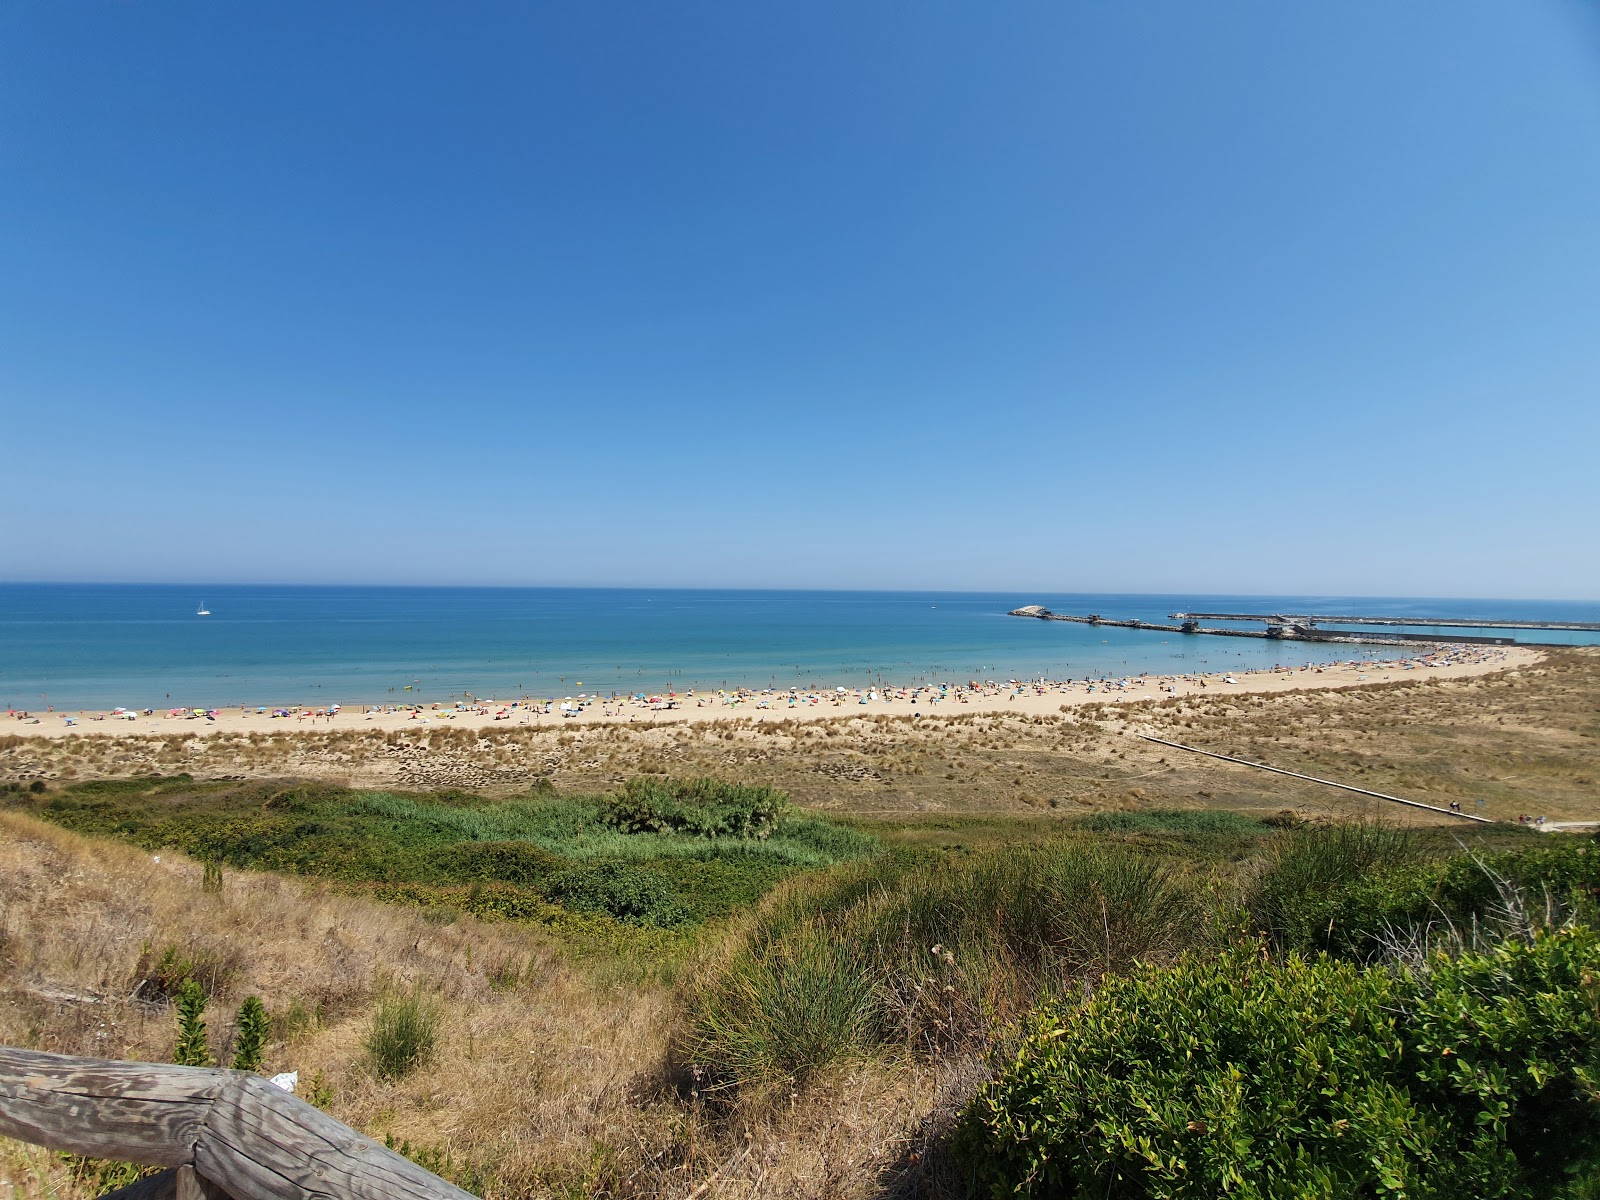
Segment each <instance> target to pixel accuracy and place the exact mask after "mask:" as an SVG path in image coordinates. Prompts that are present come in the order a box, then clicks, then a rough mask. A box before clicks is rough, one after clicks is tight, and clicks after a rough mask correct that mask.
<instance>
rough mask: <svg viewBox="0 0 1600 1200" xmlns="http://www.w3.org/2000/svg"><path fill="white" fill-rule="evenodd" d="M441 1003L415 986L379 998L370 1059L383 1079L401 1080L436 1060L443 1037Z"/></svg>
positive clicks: (370, 1039)
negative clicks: (440, 1039)
mask: <svg viewBox="0 0 1600 1200" xmlns="http://www.w3.org/2000/svg"><path fill="white" fill-rule="evenodd" d="M441 1015H442V1010H441V1008H440V1006H439V1003H438V1002H437V1001H436V1000H434V999H432V998H431V997H429V996H426V995H424V994H423V993H422V991H421V990H420V989H416V988H413V989H412V990H411V991H409V992H394V991H391V992H386V993H384V994H383V995H381V996H379V998H378V1008H377V1011H376V1012H375V1013H373V1016H372V1029H371V1030H370V1031H369V1032H368V1034H367V1040H366V1046H365V1049H366V1052H367V1062H368V1064H369V1065H370V1066H371V1068H372V1071H373V1073H374V1074H375V1075H377V1076H378V1077H379V1078H380V1079H401V1078H403V1077H404V1076H406V1075H409V1074H410V1073H411V1072H412V1071H414V1070H416V1069H417V1068H418V1067H423V1066H426V1065H427V1064H428V1063H429V1062H431V1061H432V1060H433V1055H434V1051H435V1049H436V1047H437V1044H438V1040H439V1021H440V1017H441Z"/></svg>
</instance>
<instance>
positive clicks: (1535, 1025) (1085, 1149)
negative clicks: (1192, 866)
mask: <svg viewBox="0 0 1600 1200" xmlns="http://www.w3.org/2000/svg"><path fill="white" fill-rule="evenodd" d="M1597 970H1600V939H1597V938H1596V935H1595V934H1594V932H1593V931H1591V930H1589V929H1587V928H1578V929H1571V930H1566V931H1562V932H1559V933H1551V934H1542V935H1540V936H1538V937H1537V938H1536V939H1535V940H1534V941H1533V942H1532V943H1531V944H1515V943H1508V944H1507V945H1504V946H1502V947H1500V948H1498V949H1496V950H1495V951H1493V952H1492V953H1489V954H1472V953H1468V954H1464V955H1462V956H1461V957H1460V958H1459V959H1458V960H1454V961H1451V960H1438V961H1436V962H1435V963H1434V964H1433V965H1432V966H1431V968H1430V970H1429V971H1428V972H1426V973H1424V974H1423V975H1421V976H1414V975H1412V974H1410V973H1407V972H1404V971H1395V970H1391V969H1387V968H1380V967H1360V966H1357V965H1355V964H1351V963H1345V962H1340V961H1338V960H1336V959H1331V958H1327V957H1322V956H1319V957H1316V958H1312V959H1307V958H1302V957H1300V956H1299V955H1291V956H1290V957H1289V958H1288V959H1287V960H1285V961H1274V960H1272V959H1270V958H1269V957H1267V955H1266V952H1265V948H1264V947H1261V946H1256V945H1251V944H1243V945H1239V946H1235V947H1233V948H1231V949H1229V950H1227V951H1226V952H1224V953H1222V954H1219V955H1215V956H1200V955H1191V956H1187V957H1185V958H1184V959H1182V960H1181V961H1180V962H1179V963H1177V964H1176V965H1174V966H1172V967H1167V968H1157V967H1139V968H1136V969H1135V970H1134V971H1133V973H1132V974H1130V975H1128V976H1123V977H1116V978H1110V979H1107V980H1106V981H1105V982H1104V983H1103V984H1102V986H1101V988H1100V990H1099V991H1098V992H1097V993H1096V994H1095V995H1094V996H1093V998H1092V999H1090V1000H1088V1001H1087V1002H1084V1003H1080V1004H1070V1005H1064V1004H1056V1005H1050V1006H1047V1007H1046V1008H1045V1009H1044V1010H1042V1012H1041V1013H1040V1014H1039V1015H1038V1016H1037V1017H1036V1018H1035V1019H1034V1020H1033V1021H1032V1023H1031V1024H1030V1025H1029V1027H1028V1029H1027V1031H1026V1036H1025V1038H1024V1041H1023V1044H1022V1047H1021V1049H1020V1051H1019V1052H1018V1053H1017V1054H1016V1056H1015V1059H1014V1060H1013V1061H1011V1062H1010V1063H1008V1064H1007V1065H1006V1067H1005V1068H1004V1070H1003V1071H1002V1074H1001V1076H1000V1078H999V1079H998V1080H997V1081H996V1082H995V1083H994V1084H993V1085H991V1086H990V1087H989V1088H988V1089H986V1090H985V1091H984V1092H983V1093H982V1094H980V1096H979V1097H978V1099H977V1100H976V1101H974V1103H973V1104H972V1106H971V1107H970V1108H969V1110H968V1112H967V1114H966V1116H965V1118H964V1121H963V1125H962V1128H961V1130H960V1133H959V1135H958V1146H959V1148H960V1150H961V1152H962V1155H963V1157H964V1158H965V1160H966V1162H967V1164H968V1167H969V1169H970V1171H971V1173H972V1178H973V1181H974V1183H975V1184H976V1185H977V1186H979V1187H980V1188H982V1189H983V1190H985V1191H987V1192H988V1193H989V1194H992V1195H996V1196H998V1195H1013V1194H1015V1195H1036V1196H1084V1197H1089V1196H1095V1197H1099V1196H1104V1195H1116V1196H1124V1197H1151V1198H1158V1197H1159V1198H1164V1200H1165V1198H1170V1200H1177V1198H1180V1197H1212V1196H1218V1195H1223V1194H1228V1195H1238V1196H1253V1197H1291V1196H1294V1197H1298V1196H1325V1197H1334V1196H1360V1195H1367V1196H1370V1195H1394V1196H1400V1195H1405V1196H1409V1197H1418V1198H1421V1197H1458V1196H1475V1197H1478V1196H1513V1195H1515V1196H1522V1195H1546V1196H1553V1195H1559V1194H1570V1195H1578V1194H1580V1191H1579V1189H1580V1188H1582V1187H1584V1186H1587V1185H1585V1184H1579V1183H1576V1182H1572V1183H1571V1184H1570V1186H1571V1188H1572V1189H1573V1190H1571V1191H1569V1192H1566V1193H1562V1192H1561V1191H1560V1189H1561V1188H1562V1187H1564V1186H1568V1183H1569V1181H1572V1180H1574V1179H1575V1178H1577V1177H1581V1176H1582V1175H1583V1174H1584V1173H1585V1172H1587V1171H1592V1169H1593V1165H1594V1163H1595V1161H1596V1151H1597V1149H1600V1088H1597V1086H1596V1085H1597V1083H1600V992H1597V983H1596V978H1595V976H1596V972H1597ZM1583 1194H1587V1193H1583Z"/></svg>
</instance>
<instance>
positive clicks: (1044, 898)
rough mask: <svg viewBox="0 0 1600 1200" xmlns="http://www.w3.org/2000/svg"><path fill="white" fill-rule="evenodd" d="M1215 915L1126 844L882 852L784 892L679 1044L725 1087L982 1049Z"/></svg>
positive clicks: (700, 1002) (1172, 948) (693, 990)
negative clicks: (1030, 1011)
mask: <svg viewBox="0 0 1600 1200" xmlns="http://www.w3.org/2000/svg"><path fill="white" fill-rule="evenodd" d="M1203 928H1204V922H1203V921H1201V920H1200V907H1199V905H1198V904H1197V902H1196V899H1195V896H1194V889H1193V888H1192V886H1191V884H1190V882H1189V880H1188V879H1187V877H1186V876H1184V875H1183V874H1182V873H1181V872H1180V870H1179V869H1178V868H1176V867H1175V866H1174V865H1172V864H1170V863H1168V862H1166V861H1164V860H1160V859H1155V858H1151V857H1142V856H1139V855H1136V854H1131V853H1126V852H1123V851H1120V850H1117V849H1114V848H1092V847H1084V846H1079V845H1071V844H1065V843H1062V844H1050V845H1045V846H1041V847H1037V848H1033V849H1028V850H1021V851H1018V850H1015V849H1008V850H1005V851H997V852H994V853H991V854H987V855H983V856H980V857H978V858H976V859H975V860H972V861H970V862H963V863H958V864H954V865H951V864H944V863H937V862H935V861H926V860H916V859H908V858H904V857H882V858H878V859H875V860H872V861H870V862H868V863H863V864H854V865H852V866H850V867H846V868H841V869H839V870H837V871H835V872H834V873H832V874H831V875H830V876H829V877H827V878H825V879H824V880H822V881H819V882H809V883H808V882H805V881H801V882H797V883H794V884H791V885H789V886H788V887H787V888H785V889H782V890H780V892H779V893H778V894H777V895H775V896H774V897H772V898H771V899H770V900H769V901H768V903H767V904H766V905H765V906H764V907H763V909H762V911H761V912H760V913H759V914H758V915H757V916H756V917H755V918H753V920H752V921H751V923H750V925H749V927H748V928H747V930H746V931H745V932H744V934H743V936H742V938H740V939H738V940H737V942H736V943H735V944H734V946H733V948H732V949H730V950H726V951H724V953H723V955H722V957H721V958H720V959H718V960H716V961H713V962H709V963H706V964H703V965H702V967H701V969H700V970H699V971H698V972H696V973H692V974H691V977H690V980H689V982H688V983H687V984H686V994H685V1009H686V1012H687V1019H686V1023H685V1026H684V1028H683V1030H682V1031H681V1033H680V1036H679V1037H678V1039H677V1040H676V1043H675V1046H674V1056H675V1058H676V1061H677V1062H678V1064H679V1065H680V1066H681V1067H683V1068H685V1069H686V1070H687V1071H688V1073H689V1075H690V1077H691V1078H692V1079H694V1080H696V1081H697V1083H698V1085H699V1086H700V1087H701V1088H702V1089H705V1088H712V1089H715V1088H719V1087H729V1086H737V1085H740V1084H747V1083H757V1082H772V1081H776V1080H782V1079H797V1080H803V1079H805V1078H806V1077H807V1076H808V1075H810V1074H812V1073H814V1072H815V1071H817V1070H819V1069H821V1068H823V1067H825V1066H827V1065H828V1064H830V1063H833V1062H836V1061H839V1060H841V1059H847V1058H851V1057H856V1056H860V1055H865V1054H871V1053H875V1052H879V1051H885V1050H895V1051H899V1052H904V1053H911V1054H916V1055H921V1056H929V1057H931V1056H937V1055H940V1054H945V1053H949V1052H951V1051H959V1050H973V1051H976V1050H978V1049H980V1048H981V1047H982V1046H983V1045H984V1043H985V1041H986V1040H987V1038H988V1037H989V1036H990V1034H991V1032H992V1030H993V1028H994V1027H995V1026H996V1025H997V1024H999V1023H1001V1022H1004V1021H1005V1020H1008V1019H1010V1018H1012V1017H1014V1016H1015V1015H1016V1014H1018V1013H1020V1012H1022V1011H1024V1010H1025V1009H1026V1008H1028V1007H1029V1006H1031V1005H1032V1004H1033V1003H1034V1002H1035V1001H1036V1000H1037V999H1038V997H1039V995H1040V994H1041V992H1043V993H1045V994H1050V993H1053V992H1057V991H1060V990H1062V989H1065V988H1068V987H1069V986H1071V985H1073V984H1075V983H1076V982H1078V981H1087V980H1093V979H1096V978H1099V977H1100V976H1103V975H1105V974H1108V973H1112V972H1117V971H1122V970H1125V969H1126V968H1127V967H1128V966H1130V965H1131V964H1132V963H1133V962H1134V961H1136V960H1146V959H1149V960H1164V959H1166V958H1169V957H1171V956H1173V955H1175V954H1176V953H1178V952H1179V951H1181V950H1182V949H1184V948H1185V947H1186V946H1188V945H1190V944H1192V943H1193V942H1194V941H1195V939H1196V938H1197V937H1198V936H1200V935H1201V931H1202V930H1203Z"/></svg>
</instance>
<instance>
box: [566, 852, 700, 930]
mask: <svg viewBox="0 0 1600 1200" xmlns="http://www.w3.org/2000/svg"><path fill="white" fill-rule="evenodd" d="M545 894H546V895H547V896H549V897H550V899H552V900H554V901H556V902H557V903H559V904H562V905H564V906H566V907H567V908H570V909H574V910H575V911H577V912H591V913H603V914H604V915H606V916H608V917H611V918H613V919H615V920H618V921H627V922H631V923H634V924H641V925H659V926H661V927H663V928H669V927H671V926H673V925H681V924H683V922H684V921H685V920H687V919H688V913H687V912H686V911H685V910H684V909H683V907H682V905H680V904H678V903H677V901H676V900H675V899H674V897H673V895H672V893H671V892H670V891H669V890H668V888H667V886H666V884H665V883H663V882H662V880H661V878H660V876H658V875H656V874H655V873H653V872H651V871H647V870H645V869H643V868H641V867H636V866H632V865H629V864H627V863H616V862H602V863H593V864H586V865H584V866H581V867H573V868H571V869H569V870H566V871H562V872H560V873H558V874H556V875H553V876H552V877H551V878H550V880H549V882H548V883H546V885H545Z"/></svg>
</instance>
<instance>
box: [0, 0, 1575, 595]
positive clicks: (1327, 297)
mask: <svg viewBox="0 0 1600 1200" xmlns="http://www.w3.org/2000/svg"><path fill="white" fill-rule="evenodd" d="M1595 11H1596V10H1595V8H1594V7H1592V6H1585V5H1582V4H1578V3H1555V2H1550V3H1546V2H1542V0H1518V2H1510V0H1495V2H1493V3H1483V2H1478V0H1448V2H1442V0H1441V2H1438V3H1422V2H1415V3H1410V2H1408V3H1396V2H1394V0H1372V2H1368V3H1339V4H1285V3H1281V2H1280V0H1260V2H1257V3H1225V2H1218V0H1208V2H1207V3H1204V4H1193V3H1183V2H1179V0H1168V2H1166V3H1160V4H1140V3H1123V2H1119V3H1115V4H1109V3H1099V2H1095V3H1088V2H1076V0H1050V2H1048V3H1006V4H998V5H997V4H979V3H968V4H961V5H955V4H947V3H928V2H924V0H918V2H916V3H911V2H902V3H889V2H885V3H876V2H869V3H848V4H842V3H828V2H818V0H805V2H804V3H798V2H795V3H789V2H777V3H757V4H736V3H728V2H723V3H717V4H704V3H692V2H682V0H673V2H672V3H649V2H645V0H634V2H630V3H603V2H596V0H571V2H561V3H528V2H523V0H518V2H515V3H503V4H502V3H460V4H455V3H450V4H446V3H433V4H410V3H396V2H385V3H342V2H341V3H332V4H330V3H325V2H322V0H318V2H316V3H287V2H285V0H273V2H272V3H237V4H233V3H229V4H213V3H198V2H196V3H176V2H171V3H154V2H142V0H124V2H121V3H104V2H92V0H84V2H81V3H61V2H59V0H13V2H12V3H10V4H7V5H5V6H4V8H3V9H0V448H3V458H0V461H3V462H4V475H3V479H4V490H5V495H6V502H5V508H4V510H3V512H0V578H5V579H11V580H22V579H50V580H91V579H92V580H173V581H180V580H195V581H233V580H257V581H275V582H295V581H329V582H333V581H348V582H396V583H430V582H438V583H455V582H460V583H530V584H538V583H552V584H559V583H617V584H647V585H673V584H681V585H708V586H739V585H750V586H818V587H919V586H936V587H944V588H972V589H990V588H1038V589H1040V590H1046V589H1051V590H1054V589H1070V590H1086V591H1093V590H1118V589H1130V590H1145V591H1164V592H1173V591H1228V592H1276V593H1287V592H1327V593H1341V594H1349V593H1367V594H1374V593H1375V594H1412V595H1479V596H1541V597H1552V598H1596V597H1600V534H1597V531H1596V530H1597V519H1600V465H1597V461H1596V459H1597V451H1600V21H1597V19H1596V16H1595Z"/></svg>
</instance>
